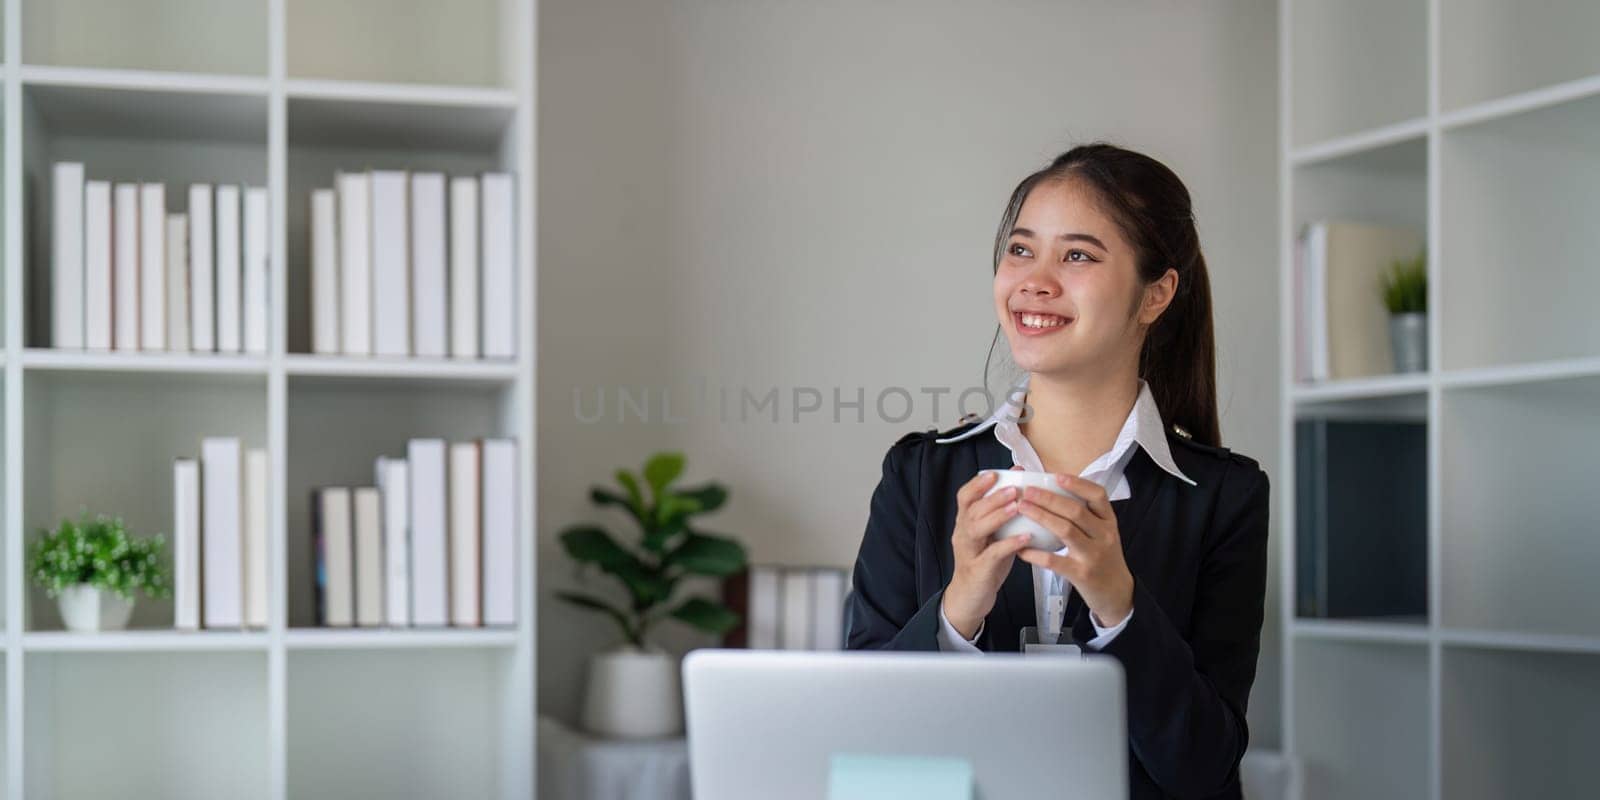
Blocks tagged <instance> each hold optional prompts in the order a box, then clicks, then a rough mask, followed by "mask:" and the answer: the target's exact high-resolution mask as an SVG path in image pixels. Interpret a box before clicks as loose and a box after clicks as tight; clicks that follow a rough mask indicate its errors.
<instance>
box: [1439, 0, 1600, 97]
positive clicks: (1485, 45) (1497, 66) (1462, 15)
mask: <svg viewBox="0 0 1600 800" xmlns="http://www.w3.org/2000/svg"><path fill="white" fill-rule="evenodd" d="M1439 11H1440V18H1439V25H1440V30H1439V45H1440V48H1441V49H1440V54H1439V62H1440V63H1439V71H1440V75H1441V77H1442V80H1441V81H1440V85H1439V103H1440V106H1441V108H1442V109H1444V110H1447V111H1448V110H1452V109H1459V108H1461V107H1463V106H1468V105H1472V104H1474V103H1482V102H1485V101H1489V100H1494V99H1497V98H1502V97H1505V96H1507V95H1513V94H1517V93H1519V92H1527V91H1530V90H1536V89H1539V88H1541V87H1546V86H1549V85H1551V84H1557V83H1562V82H1566V81H1571V80H1576V79H1580V78H1586V77H1589V76H1592V75H1600V50H1597V49H1596V48H1595V46H1594V35H1593V34H1594V31H1595V30H1597V29H1600V5H1596V4H1595V3H1592V2H1582V0H1580V1H1579V2H1554V3H1540V4H1538V6H1537V9H1533V8H1527V7H1524V6H1521V5H1518V4H1514V3H1505V2H1501V0H1445V1H1444V2H1441V3H1440V4H1439Z"/></svg>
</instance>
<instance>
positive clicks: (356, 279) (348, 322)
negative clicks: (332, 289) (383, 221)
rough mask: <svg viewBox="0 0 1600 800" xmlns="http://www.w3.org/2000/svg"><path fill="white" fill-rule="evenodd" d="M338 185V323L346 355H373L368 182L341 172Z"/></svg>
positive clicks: (361, 174)
mask: <svg viewBox="0 0 1600 800" xmlns="http://www.w3.org/2000/svg"><path fill="white" fill-rule="evenodd" d="M336 180H337V185H338V187H339V322H340V331H339V333H340V337H339V338H340V344H341V345H342V346H343V347H344V353H345V355H350V356H370V355H372V221H371V209H372V206H371V200H372V197H371V186H372V184H371V181H370V180H369V179H368V177H367V174H366V173H365V172H341V173H339V176H338V178H337V179H336Z"/></svg>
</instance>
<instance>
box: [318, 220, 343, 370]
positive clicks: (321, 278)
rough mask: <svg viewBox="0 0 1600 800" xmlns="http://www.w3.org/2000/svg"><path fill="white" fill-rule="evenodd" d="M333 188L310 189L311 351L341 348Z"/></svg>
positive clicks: (328, 351) (329, 352)
mask: <svg viewBox="0 0 1600 800" xmlns="http://www.w3.org/2000/svg"><path fill="white" fill-rule="evenodd" d="M336 211H337V206H336V196H335V195H334V193H333V190H332V189H317V190H316V191H314V192H312V193H311V352H313V353H316V354H318V355H325V356H326V355H337V354H338V353H339V352H340V349H339V239H338V233H337V225H336V223H335V213H336Z"/></svg>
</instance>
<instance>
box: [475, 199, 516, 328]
mask: <svg viewBox="0 0 1600 800" xmlns="http://www.w3.org/2000/svg"><path fill="white" fill-rule="evenodd" d="M482 180H483V203H482V206H481V208H480V213H481V214H482V215H483V230H482V240H481V242H480V246H481V248H482V263H483V276H482V280H483V287H482V295H481V298H482V299H481V302H480V304H479V307H480V313H481V314H482V322H483V340H482V342H483V357H484V358H499V359H510V358H515V357H516V355H517V347H516V342H517V333H516V328H517V323H516V319H515V314H514V311H513V309H514V308H515V306H516V280H515V277H516V249H517V248H516V241H517V240H516V216H515V214H514V208H513V207H514V205H515V192H514V186H513V182H512V180H511V176H510V175H509V174H507V173H504V172H490V173H486V174H484V176H483V178H482Z"/></svg>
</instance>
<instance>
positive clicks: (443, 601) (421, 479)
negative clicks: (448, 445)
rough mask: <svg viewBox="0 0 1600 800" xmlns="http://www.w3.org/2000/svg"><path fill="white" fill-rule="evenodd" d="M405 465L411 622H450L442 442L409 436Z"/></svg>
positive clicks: (416, 623) (434, 623)
mask: <svg viewBox="0 0 1600 800" xmlns="http://www.w3.org/2000/svg"><path fill="white" fill-rule="evenodd" d="M406 464H407V466H408V468H409V470H410V473H411V474H410V479H411V481H410V504H411V507H410V514H409V516H410V518H411V624H412V625H420V626H435V625H445V624H448V623H449V621H450V605H449V594H448V592H449V587H450V578H449V573H448V572H447V570H448V569H449V564H450V562H449V554H448V552H447V550H446V536H447V533H446V531H447V530H448V523H447V521H446V520H447V516H448V514H447V505H446V500H445V443H444V441H443V440H441V439H412V440H411V441H410V442H408V443H407V444H406Z"/></svg>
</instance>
